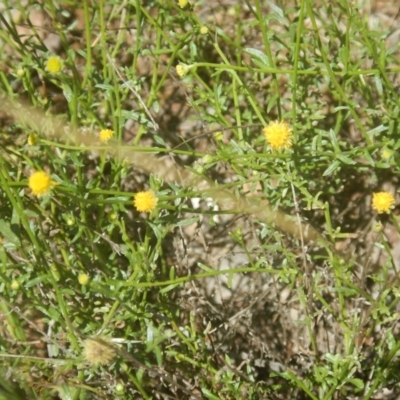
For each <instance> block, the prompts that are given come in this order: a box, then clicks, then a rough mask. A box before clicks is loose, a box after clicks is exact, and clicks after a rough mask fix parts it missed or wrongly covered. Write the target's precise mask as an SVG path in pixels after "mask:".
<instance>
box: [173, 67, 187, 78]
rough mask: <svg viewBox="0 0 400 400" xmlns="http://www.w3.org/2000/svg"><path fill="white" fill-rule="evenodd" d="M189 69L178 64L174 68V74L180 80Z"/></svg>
mask: <svg viewBox="0 0 400 400" xmlns="http://www.w3.org/2000/svg"><path fill="white" fill-rule="evenodd" d="M189 69H190V68H189V66H188V65H186V64H178V65H177V66H176V73H177V74H178V75H179V76H180V77H181V78H182V77H184V76H185V75H186V74H187V73H188V71H189Z"/></svg>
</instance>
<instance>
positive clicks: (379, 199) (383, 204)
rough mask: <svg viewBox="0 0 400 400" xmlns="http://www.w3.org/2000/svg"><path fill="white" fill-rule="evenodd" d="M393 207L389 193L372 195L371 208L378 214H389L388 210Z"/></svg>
mask: <svg viewBox="0 0 400 400" xmlns="http://www.w3.org/2000/svg"><path fill="white" fill-rule="evenodd" d="M393 207H394V197H393V195H392V194H391V193H389V192H376V193H373V194H372V208H373V209H374V210H375V211H377V212H378V214H382V213H387V214H389V213H390V210H391V209H392V208H393Z"/></svg>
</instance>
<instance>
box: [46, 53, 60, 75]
mask: <svg viewBox="0 0 400 400" xmlns="http://www.w3.org/2000/svg"><path fill="white" fill-rule="evenodd" d="M62 66H63V62H62V60H61V58H60V57H58V56H51V57H49V58H48V60H47V61H46V70H47V72H49V73H50V74H53V75H54V74H58V73H59V72H60V71H61V68H62Z"/></svg>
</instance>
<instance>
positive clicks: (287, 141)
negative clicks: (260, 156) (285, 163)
mask: <svg viewBox="0 0 400 400" xmlns="http://www.w3.org/2000/svg"><path fill="white" fill-rule="evenodd" d="M263 132H264V136H265V139H266V141H267V142H268V144H269V145H270V147H271V149H272V150H280V149H288V148H289V147H291V146H292V130H291V128H290V127H289V125H288V124H287V123H286V122H285V121H272V122H270V123H269V124H268V126H266V127H265V128H264V129H263Z"/></svg>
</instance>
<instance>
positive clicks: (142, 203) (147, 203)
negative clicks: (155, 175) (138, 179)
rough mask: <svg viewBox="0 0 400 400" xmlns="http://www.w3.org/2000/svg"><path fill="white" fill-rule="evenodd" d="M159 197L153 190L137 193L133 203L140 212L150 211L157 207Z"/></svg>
mask: <svg viewBox="0 0 400 400" xmlns="http://www.w3.org/2000/svg"><path fill="white" fill-rule="evenodd" d="M157 202H158V199H157V197H156V196H155V194H154V192H153V191H152V190H147V191H146V192H139V193H136V194H135V199H134V200H133V204H134V206H135V208H136V210H138V211H139V212H150V211H153V210H154V209H155V208H156V205H157Z"/></svg>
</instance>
